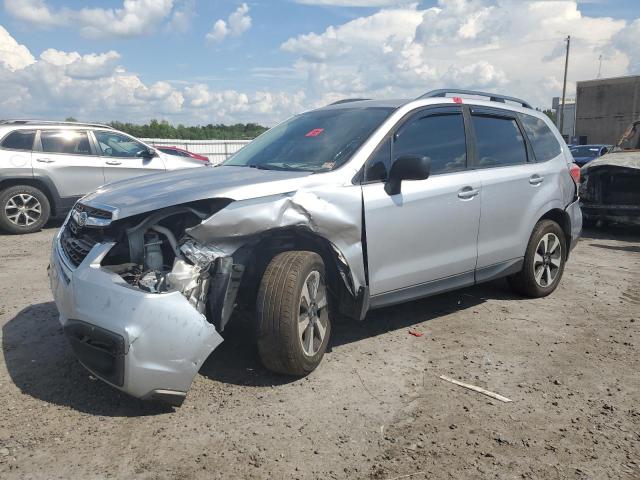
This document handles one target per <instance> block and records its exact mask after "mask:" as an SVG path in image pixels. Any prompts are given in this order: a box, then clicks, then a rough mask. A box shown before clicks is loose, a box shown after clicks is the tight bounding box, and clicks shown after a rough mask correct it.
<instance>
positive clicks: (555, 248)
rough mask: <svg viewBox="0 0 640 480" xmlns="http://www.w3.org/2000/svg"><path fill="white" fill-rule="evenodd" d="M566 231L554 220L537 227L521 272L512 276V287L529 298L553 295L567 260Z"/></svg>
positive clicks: (510, 280)
mask: <svg viewBox="0 0 640 480" xmlns="http://www.w3.org/2000/svg"><path fill="white" fill-rule="evenodd" d="M566 248H567V242H566V239H565V235H564V231H563V230H562V228H561V227H560V225H558V224H557V223H556V222H554V221H553V220H541V221H540V222H538V223H537V224H536V226H535V227H534V229H533V233H532V234H531V237H530V239H529V243H528V245H527V250H526V252H525V255H524V264H523V266H522V270H521V271H520V272H518V273H516V274H515V275H512V276H510V277H509V279H508V280H509V285H510V286H511V288H512V289H513V290H514V291H515V292H517V293H519V294H521V295H524V296H526V297H532V298H539V297H546V296H547V295H549V294H551V293H552V292H553V291H554V290H555V289H556V288H557V287H558V284H559V283H560V279H561V278H562V273H563V272H564V264H565V261H566V259H567V254H566Z"/></svg>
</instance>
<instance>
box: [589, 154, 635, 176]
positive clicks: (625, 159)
mask: <svg viewBox="0 0 640 480" xmlns="http://www.w3.org/2000/svg"><path fill="white" fill-rule="evenodd" d="M603 166H612V167H626V168H640V150H627V151H622V152H613V153H607V154H606V155H603V156H601V157H600V158H598V159H596V160H593V161H592V162H589V163H587V164H586V165H585V166H584V167H582V168H581V172H584V173H586V172H588V171H589V170H590V169H592V168H596V167H603Z"/></svg>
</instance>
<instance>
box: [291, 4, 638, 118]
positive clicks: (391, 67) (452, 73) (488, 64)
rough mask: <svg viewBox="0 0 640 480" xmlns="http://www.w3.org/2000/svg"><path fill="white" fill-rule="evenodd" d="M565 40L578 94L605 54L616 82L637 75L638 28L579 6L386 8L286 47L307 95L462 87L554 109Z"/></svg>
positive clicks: (608, 70)
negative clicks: (567, 39)
mask: <svg viewBox="0 0 640 480" xmlns="http://www.w3.org/2000/svg"><path fill="white" fill-rule="evenodd" d="M567 34H571V36H572V43H571V62H570V69H569V78H570V81H571V83H570V88H573V87H572V86H573V85H574V84H575V81H576V80H583V79H589V78H593V77H594V76H595V74H596V69H597V59H598V56H599V55H600V54H601V53H604V52H606V51H609V55H608V56H607V62H606V74H607V75H608V76H614V75H619V74H625V73H629V72H630V69H631V71H633V69H634V68H635V70H636V71H637V67H634V65H637V64H638V62H640V55H639V54H637V51H638V50H637V39H638V38H640V21H636V22H635V23H633V24H629V25H626V22H625V21H624V20H614V19H612V18H602V17H600V18H592V17H586V16H584V15H582V13H581V12H580V10H579V9H578V6H577V3H576V2H573V1H562V2H560V1H557V2H556V1H554V2H548V1H547V2H544V1H539V2H538V1H527V2H521V1H516V0H439V1H438V4H437V6H436V7H433V8H427V9H420V8H419V7H418V6H417V4H415V5H410V6H404V7H399V8H387V9H383V10H380V11H378V12H376V13H374V14H371V15H367V16H362V17H360V18H356V19H355V20H351V21H349V22H346V23H344V24H342V25H334V26H330V27H328V28H327V29H326V30H325V31H324V32H322V33H307V34H304V35H299V36H297V37H294V38H290V39H289V40H287V41H285V42H284V43H283V44H282V45H281V49H282V50H283V51H285V52H288V53H291V54H293V55H295V57H296V59H297V60H296V61H295V66H296V68H297V69H298V71H299V72H300V73H306V75H307V84H308V89H309V91H311V92H312V93H313V94H314V97H316V98H321V99H322V100H325V99H333V98H340V97H345V96H357V97H360V96H366V97H378V98H380V97H391V96H396V97H398V96H400V97H412V96H416V95H418V94H420V93H422V92H425V91H427V90H430V89H435V88H443V87H459V88H476V89H484V90H493V91H499V92H503V93H505V94H512V95H517V96H521V97H524V98H527V99H529V100H530V101H532V102H534V103H535V104H536V105H539V106H547V105H548V104H549V103H550V101H551V97H552V96H554V95H558V91H556V88H555V87H554V85H557V82H558V81H560V82H561V80H562V73H563V67H564V55H563V52H564V50H563V45H564V44H563V39H564V37H565V36H566V35H567ZM612 42H613V43H612ZM634 45H635V46H634ZM634 62H635V63H634Z"/></svg>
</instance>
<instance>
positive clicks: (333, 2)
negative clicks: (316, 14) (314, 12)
mask: <svg viewBox="0 0 640 480" xmlns="http://www.w3.org/2000/svg"><path fill="white" fill-rule="evenodd" d="M294 2H295V3H302V4H304V5H326V6H332V7H388V6H390V5H399V4H407V3H410V2H406V1H405V2H403V1H398V0H294Z"/></svg>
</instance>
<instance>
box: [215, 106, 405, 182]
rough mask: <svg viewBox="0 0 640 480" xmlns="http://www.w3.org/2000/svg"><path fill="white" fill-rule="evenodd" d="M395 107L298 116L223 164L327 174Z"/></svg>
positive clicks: (256, 140) (316, 112) (358, 145)
mask: <svg viewBox="0 0 640 480" xmlns="http://www.w3.org/2000/svg"><path fill="white" fill-rule="evenodd" d="M392 111H393V109H392V108H377V107H376V108H373V107H372V108H336V109H329V110H317V111H313V112H308V113H303V114H301V115H297V116H295V117H293V118H291V119H289V120H287V121H286V122H284V123H282V124H280V125H278V126H277V127H274V128H272V129H271V130H269V131H267V132H265V133H264V134H262V135H261V136H260V137H258V138H256V139H255V140H254V141H253V142H251V143H250V144H249V145H247V146H246V147H244V148H243V149H242V150H240V151H239V152H238V153H236V154H235V155H233V156H232V157H231V158H229V159H228V160H227V161H226V162H224V163H223V165H226V166H237V167H254V168H262V169H265V170H294V171H308V172H326V171H329V170H333V169H335V168H338V167H340V166H341V165H343V164H344V163H345V162H346V161H347V160H349V158H350V157H351V155H353V153H354V152H355V151H356V150H357V149H358V148H359V147H360V145H362V143H363V142H364V141H365V140H366V139H367V138H368V137H369V135H371V134H372V133H373V131H374V130H375V129H376V128H377V127H378V126H379V125H380V124H381V123H382V122H383V121H384V120H385V119H386V118H387V117H388V116H389V115H390V114H391V112H392Z"/></svg>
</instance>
